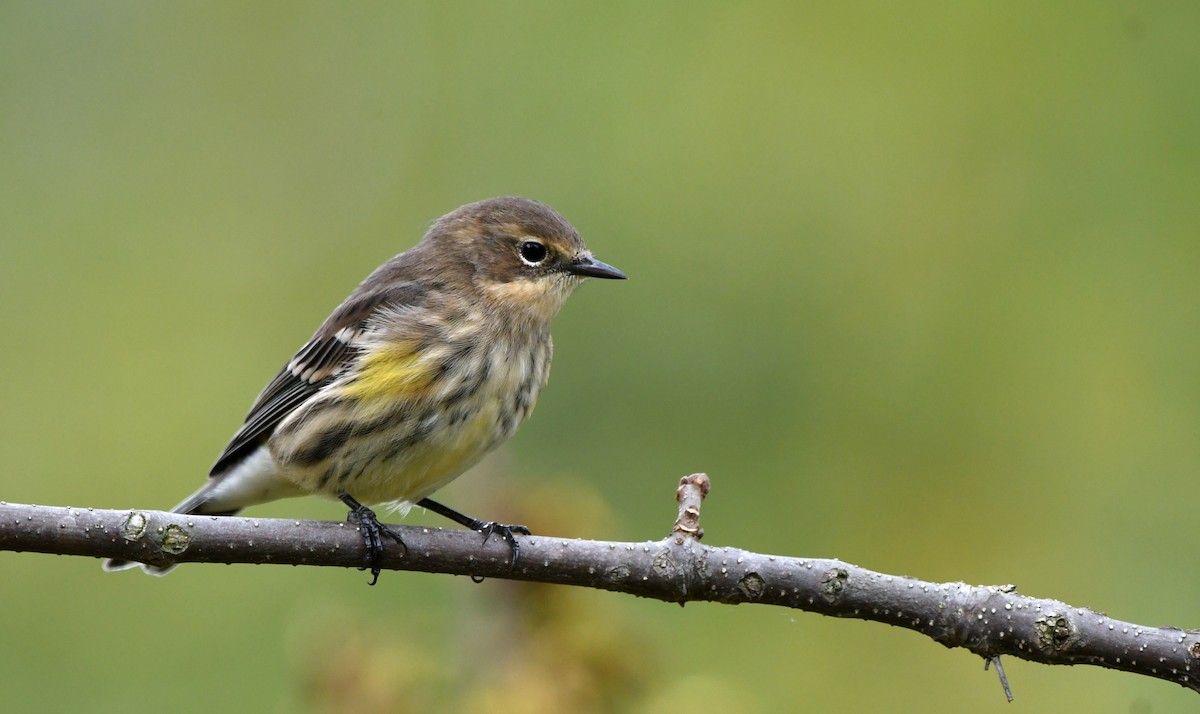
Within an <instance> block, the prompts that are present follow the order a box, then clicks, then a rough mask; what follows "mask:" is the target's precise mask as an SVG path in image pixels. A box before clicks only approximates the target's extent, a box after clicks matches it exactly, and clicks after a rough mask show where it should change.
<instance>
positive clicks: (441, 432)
mask: <svg viewBox="0 0 1200 714" xmlns="http://www.w3.org/2000/svg"><path fill="white" fill-rule="evenodd" d="M585 277H595V278H624V277H625V275H624V274H623V273H622V272H621V271H619V270H617V269H616V268H613V267H612V266H610V265H606V264H604V263H602V262H600V261H598V260H596V259H595V258H593V257H592V254H591V252H590V251H589V250H588V249H587V247H586V246H585V245H584V243H583V239H582V238H580V237H579V233H578V232H577V231H576V230H575V229H574V228H573V227H572V226H571V224H569V223H567V221H566V219H564V218H563V217H562V216H560V215H559V214H558V213H557V212H555V211H554V209H552V208H550V207H549V206H546V205H544V204H542V203H538V202H536V201H531V200H528V199H524V198H493V199H490V200H487V201H481V202H479V203H472V204H469V205H466V206H463V207H461V208H459V209H458V210H455V211H453V212H452V213H449V214H447V215H445V216H443V217H442V218H440V219H438V220H437V221H436V222H435V223H434V224H433V226H432V227H431V228H430V229H429V232H428V233H426V234H425V238H424V239H423V240H422V241H421V242H420V243H419V244H417V245H416V246H415V247H413V248H412V249H410V250H408V251H406V252H404V253H401V254H400V255H398V256H396V257H395V258H392V259H391V260H389V261H388V262H386V263H384V264H383V265H381V266H379V268H377V269H376V270H375V272H373V273H371V274H370V275H369V276H368V277H367V279H366V280H364V281H363V282H362V284H361V285H359V286H358V288H357V289H356V290H355V291H354V292H353V293H351V294H350V296H349V297H348V298H346V300H345V301H344V302H343V303H342V304H341V305H339V306H338V308H337V309H336V310H334V311H333V314H332V315H330V316H329V318H328V319H326V320H325V323H324V324H323V325H321V328H320V329H318V330H317V332H316V334H315V335H313V337H312V339H311V340H309V341H308V344H306V345H304V347H302V348H301V349H300V351H299V352H297V353H296V355H295V356H294V357H293V358H292V359H291V361H290V362H288V363H287V365H286V366H285V367H284V368H283V369H282V370H280V372H279V374H277V375H276V376H275V378H274V379H273V380H271V382H270V383H269V384H268V385H267V386H266V388H265V389H264V390H263V391H262V393H261V394H259V395H258V399H256V400H255V402H254V405H253V406H252V407H251V408H250V414H249V415H248V416H247V417H246V421H245V423H244V424H243V425H242V427H241V429H239V430H238V432H237V433H236V434H234V436H233V439H232V440H231V441H230V442H229V445H228V446H226V447H225V450H224V451H223V452H221V455H220V457H219V458H218V459H217V463H216V465H215V466H213V468H212V471H211V473H210V478H209V480H208V482H207V483H206V484H205V485H204V486H203V487H202V488H201V489H200V490H199V491H197V492H196V493H194V494H192V495H191V496H190V497H189V498H188V499H187V500H185V501H184V502H183V503H180V504H179V505H178V506H176V507H175V508H174V511H175V512H176V513H195V514H204V515H220V516H228V515H233V514H234V513H237V512H238V511H240V510H242V509H243V508H246V507H247V506H252V505H255V504H259V503H266V502H267V501H273V500H275V499H279V498H285V497H288V496H297V495H302V494H309V493H313V494H321V495H327V496H336V497H337V498H339V499H341V500H342V501H343V502H344V503H345V504H346V505H347V506H349V507H350V509H351V518H352V519H354V520H356V521H357V522H358V523H359V524H360V527H361V528H362V531H363V537H364V541H365V544H366V551H367V552H366V557H365V559H364V567H370V568H371V570H372V575H373V576H375V577H378V574H379V568H378V566H377V561H378V557H379V554H380V552H381V551H382V537H381V534H382V535H389V536H391V537H393V538H396V536H395V534H394V533H392V532H391V531H389V530H388V529H387V528H386V527H384V526H382V525H381V524H380V523H379V521H378V520H377V519H376V518H375V514H374V513H373V512H372V511H371V510H370V509H368V508H366V507H365V506H363V505H361V503H360V501H361V502H365V503H371V504H379V503H389V504H394V505H396V506H398V507H399V508H400V509H401V510H407V509H408V508H410V507H411V506H413V505H419V506H421V507H424V508H428V509H430V510H432V511H435V512H437V513H439V514H441V515H444V516H447V517H449V518H451V519H453V520H455V521H456V522H458V523H460V524H462V525H464V526H467V527H469V528H473V529H475V530H478V531H481V532H483V533H484V534H485V540H486V538H487V536H489V535H490V534H492V533H493V532H495V533H498V534H500V535H502V536H503V537H504V538H505V539H506V540H507V541H508V542H509V544H510V545H511V546H512V548H513V559H514V561H515V560H516V557H517V552H518V551H517V543H516V540H515V538H513V535H512V534H513V532H518V533H528V532H529V531H528V529H526V528H524V527H523V526H504V525H500V524H496V523H489V522H483V521H480V520H477V519H474V518H470V517H469V516H464V515H462V514H460V513H457V512H455V511H453V510H451V509H449V508H447V507H445V506H443V505H441V504H440V503H437V502H435V501H431V500H429V499H428V498H427V496H429V494H431V493H433V492H434V491H436V490H437V489H438V488H440V487H442V486H444V485H446V484H447V483H449V482H450V481H451V480H453V479H454V478H456V477H457V476H458V475H459V474H461V473H462V472H463V471H465V470H466V469H468V468H469V467H471V466H472V465H474V464H475V463H476V462H477V461H479V459H480V458H482V457H483V455H484V454H486V453H488V452H489V451H491V450H492V449H494V448H495V447H496V446H498V445H499V444H500V443H501V442H503V441H504V440H505V439H507V438H508V437H510V436H512V434H513V432H514V431H516V429H517V427H518V426H519V425H520V424H521V422H522V421H524V419H525V417H527V416H529V412H530V411H531V410H532V409H533V404H534V402H535V401H536V400H537V396H538V392H539V391H540V390H541V388H542V385H543V384H545V382H546V378H547V376H548V375H549V371H550V354H551V340H550V321H551V320H552V319H553V318H554V316H555V314H556V313H557V312H558V310H559V308H560V307H562V305H563V302H564V301H565V300H566V299H567V296H568V295H570V294H571V291H572V290H573V289H574V288H575V286H577V285H578V284H579V283H580V282H582V279H583V278H585ZM396 539H397V540H399V539H398V538H396ZM135 565H137V563H132V562H129V561H116V560H109V561H107V562H105V564H104V567H105V569H106V570H123V569H125V568H130V567H134V566H135ZM143 568H144V569H145V570H146V571H147V572H152V573H155V574H163V573H165V572H166V571H167V570H169V569H170V568H169V567H167V568H163V567H157V566H152V565H143ZM372 583H374V580H372Z"/></svg>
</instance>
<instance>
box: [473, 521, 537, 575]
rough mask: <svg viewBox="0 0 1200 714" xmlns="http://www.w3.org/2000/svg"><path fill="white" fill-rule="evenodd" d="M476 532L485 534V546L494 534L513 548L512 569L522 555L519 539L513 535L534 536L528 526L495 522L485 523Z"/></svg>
mask: <svg viewBox="0 0 1200 714" xmlns="http://www.w3.org/2000/svg"><path fill="white" fill-rule="evenodd" d="M476 530H478V531H479V532H480V533H482V534H483V542H484V544H485V545H486V544H487V542H488V540H489V539H490V538H491V537H492V534H493V533H494V534H496V535H498V536H500V537H501V538H503V539H504V541H505V542H506V543H508V547H510V548H512V567H516V565H517V557H518V556H520V554H521V545H520V544H519V543H517V538H516V536H515V535H513V534H514V533H520V534H521V535H532V533H531V532H530V530H529V528H527V527H526V526H518V525H506V524H504V523H497V522H495V521H489V522H487V523H483V524H481V525H480V526H479V528H477V529H476Z"/></svg>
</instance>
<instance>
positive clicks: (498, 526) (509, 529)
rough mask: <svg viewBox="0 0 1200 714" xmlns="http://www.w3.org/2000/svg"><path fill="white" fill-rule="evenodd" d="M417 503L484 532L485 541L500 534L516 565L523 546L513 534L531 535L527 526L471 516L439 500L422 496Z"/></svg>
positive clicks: (474, 529) (462, 524) (460, 523)
mask: <svg viewBox="0 0 1200 714" xmlns="http://www.w3.org/2000/svg"><path fill="white" fill-rule="evenodd" d="M417 505H418V506H420V507H421V508H427V509H429V510H431V511H433V512H434V513H436V514H438V515H439V516H445V517H446V518H449V519H450V520H452V521H454V522H455V523H457V524H459V525H461V526H466V527H467V528H470V529H471V530H473V531H479V532H480V533H482V534H483V542H484V543H487V542H488V539H489V538H491V537H492V534H493V533H495V534H497V535H499V536H500V537H501V538H503V539H504V540H505V541H506V542H507V543H508V545H509V547H510V548H512V564H513V565H514V566H515V565H516V564H517V556H519V555H520V554H521V546H520V545H519V544H518V543H517V539H516V536H514V535H513V534H514V533H520V534H521V535H530V532H529V529H528V528H526V527H525V526H514V525H505V524H503V523H496V522H495V521H481V520H479V519H478V518H471V517H470V516H468V515H465V514H462V513H459V512H458V511H456V510H454V509H453V508H447V507H446V506H443V505H442V504H440V503H438V502H437V501H433V500H430V499H428V498H422V499H421V500H420V501H417Z"/></svg>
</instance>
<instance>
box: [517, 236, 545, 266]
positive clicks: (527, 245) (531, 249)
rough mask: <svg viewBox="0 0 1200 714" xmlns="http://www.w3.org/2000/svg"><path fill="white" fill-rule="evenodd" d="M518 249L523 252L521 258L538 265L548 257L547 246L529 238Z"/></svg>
mask: <svg viewBox="0 0 1200 714" xmlns="http://www.w3.org/2000/svg"><path fill="white" fill-rule="evenodd" d="M517 250H519V251H520V252H521V260H523V261H525V262H526V263H528V264H529V265H537V264H539V263H541V262H542V261H543V260H545V259H546V255H547V253H548V251H547V250H546V246H544V245H542V244H541V243H538V242H537V241H535V240H527V241H525V242H524V243H522V244H521V245H520V246H519V247H518V248H517Z"/></svg>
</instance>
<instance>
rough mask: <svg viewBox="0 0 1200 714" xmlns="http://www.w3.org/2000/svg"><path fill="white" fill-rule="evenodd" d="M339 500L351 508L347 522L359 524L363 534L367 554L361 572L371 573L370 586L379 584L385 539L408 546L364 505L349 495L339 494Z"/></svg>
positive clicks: (406, 548) (404, 546) (364, 555)
mask: <svg viewBox="0 0 1200 714" xmlns="http://www.w3.org/2000/svg"><path fill="white" fill-rule="evenodd" d="M338 498H340V499H341V500H342V503H345V504H346V505H347V506H349V507H350V513H349V514H347V516H346V520H347V521H350V522H351V523H357V524H358V529H359V531H360V532H361V533H362V537H363V545H364V546H365V547H366V553H364V554H363V564H362V566H361V567H360V568H359V570H367V569H370V571H371V582H370V583H369V584H370V585H374V584H375V583H377V582H379V573H380V570H381V568H380V567H379V559H380V557H381V556H382V555H383V537H384V536H387V537H389V538H391V539H392V540H394V541H396V542H397V543H399V544H400V546H401V547H402V548H404V549H405V550H408V546H406V545H404V541H403V540H401V538H400V534H399V533H397V532H396V531H394V530H392V529H391V528H388V527H387V526H385V525H384V524H382V523H380V522H379V517H378V516H376V515H375V511H372V510H371V509H370V508H367V507H366V506H364V505H362V504H361V503H359V502H358V501H356V500H354V498H353V497H351V496H350V494H348V493H340V494H338Z"/></svg>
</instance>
